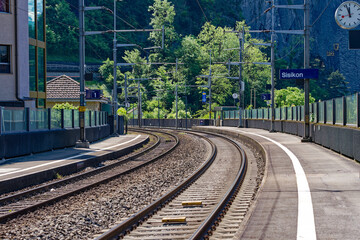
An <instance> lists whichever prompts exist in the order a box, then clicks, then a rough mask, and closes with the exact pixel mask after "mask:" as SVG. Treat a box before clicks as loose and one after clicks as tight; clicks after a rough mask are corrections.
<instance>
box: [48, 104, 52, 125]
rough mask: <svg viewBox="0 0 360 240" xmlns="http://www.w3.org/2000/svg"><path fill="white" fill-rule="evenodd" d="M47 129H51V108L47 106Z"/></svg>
mask: <svg viewBox="0 0 360 240" xmlns="http://www.w3.org/2000/svg"><path fill="white" fill-rule="evenodd" d="M48 129H49V130H51V108H48Z"/></svg>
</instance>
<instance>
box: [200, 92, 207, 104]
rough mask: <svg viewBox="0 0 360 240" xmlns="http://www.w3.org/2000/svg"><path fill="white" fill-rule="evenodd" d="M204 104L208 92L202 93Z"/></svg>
mask: <svg viewBox="0 0 360 240" xmlns="http://www.w3.org/2000/svg"><path fill="white" fill-rule="evenodd" d="M201 100H202V102H203V103H205V102H206V92H202V99H201Z"/></svg>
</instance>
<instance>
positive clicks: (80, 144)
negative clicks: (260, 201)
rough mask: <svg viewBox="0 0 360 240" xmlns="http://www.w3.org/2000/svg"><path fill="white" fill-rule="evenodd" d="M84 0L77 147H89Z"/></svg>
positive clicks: (80, 21) (80, 47)
mask: <svg viewBox="0 0 360 240" xmlns="http://www.w3.org/2000/svg"><path fill="white" fill-rule="evenodd" d="M84 13H85V10H84V0H79V57H80V59H79V64H80V66H79V68H80V106H79V125H80V140H78V141H77V142H76V145H75V146H76V147H77V148H89V146H90V144H89V141H87V140H86V134H85V110H86V107H85V79H84V75H85V31H84Z"/></svg>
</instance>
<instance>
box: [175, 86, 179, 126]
mask: <svg viewBox="0 0 360 240" xmlns="http://www.w3.org/2000/svg"><path fill="white" fill-rule="evenodd" d="M175 96H176V121H175V128H176V129H177V128H178V84H176V88H175Z"/></svg>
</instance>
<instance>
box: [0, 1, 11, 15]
mask: <svg viewBox="0 0 360 240" xmlns="http://www.w3.org/2000/svg"><path fill="white" fill-rule="evenodd" d="M9 6H10V4H9V0H0V12H9V10H10V9H9Z"/></svg>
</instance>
